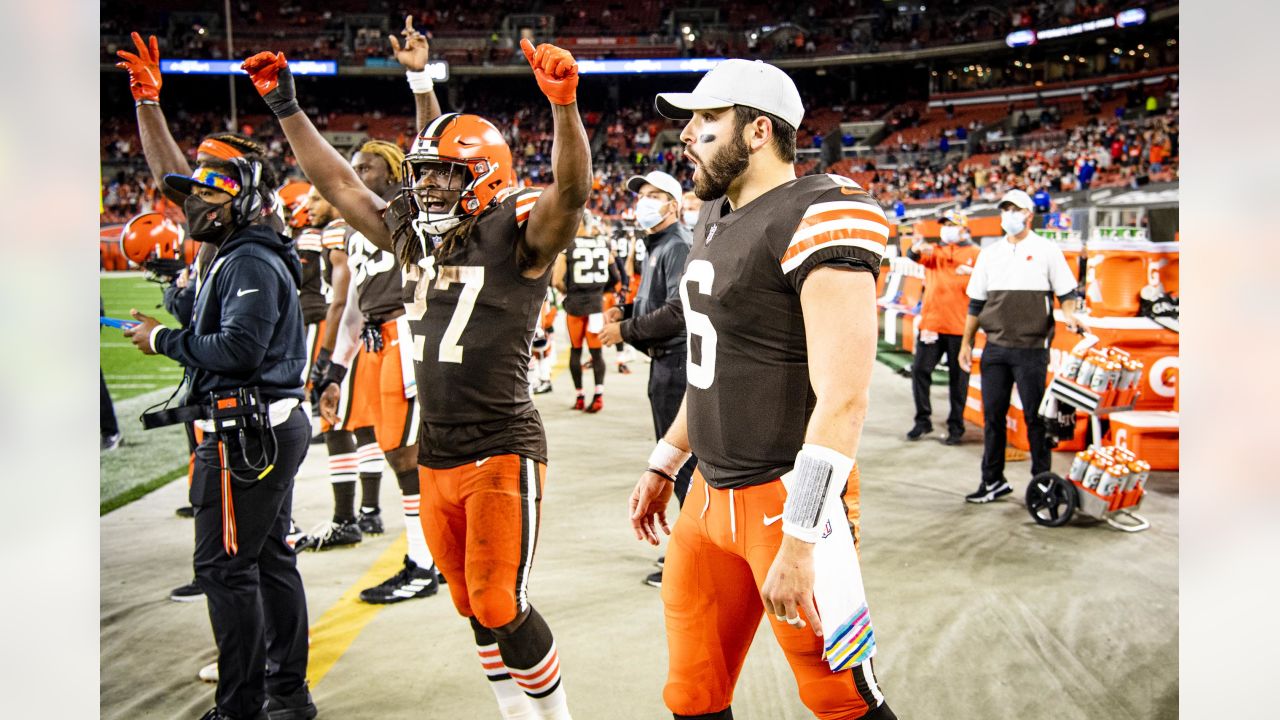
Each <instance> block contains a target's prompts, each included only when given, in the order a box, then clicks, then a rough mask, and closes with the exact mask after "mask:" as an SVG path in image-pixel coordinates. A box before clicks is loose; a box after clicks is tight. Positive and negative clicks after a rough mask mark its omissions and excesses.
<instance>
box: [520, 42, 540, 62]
mask: <svg viewBox="0 0 1280 720" xmlns="http://www.w3.org/2000/svg"><path fill="white" fill-rule="evenodd" d="M520 50H521V51H523V52H524V59H525V60H528V61H529V65H531V66H533V68H534V69H537V67H538V65H537V63H535V62H534V61H533V43H531V42H529V38H520Z"/></svg>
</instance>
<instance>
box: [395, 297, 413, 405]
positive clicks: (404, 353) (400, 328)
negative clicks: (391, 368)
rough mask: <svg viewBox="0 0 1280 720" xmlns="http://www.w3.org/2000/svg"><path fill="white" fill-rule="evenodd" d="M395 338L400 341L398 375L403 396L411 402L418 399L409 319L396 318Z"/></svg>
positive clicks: (402, 316)
mask: <svg viewBox="0 0 1280 720" xmlns="http://www.w3.org/2000/svg"><path fill="white" fill-rule="evenodd" d="M396 337H397V338H398V339H399V340H400V345H399V350H400V374H401V376H402V377H403V378H404V396H405V397H406V398H407V399H409V400H412V399H414V398H416V397H418V376H417V375H415V374H414V373H413V332H412V331H411V330H410V329H409V318H408V317H407V316H405V315H401V316H400V317H398V318H396Z"/></svg>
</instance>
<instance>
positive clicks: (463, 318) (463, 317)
mask: <svg viewBox="0 0 1280 720" xmlns="http://www.w3.org/2000/svg"><path fill="white" fill-rule="evenodd" d="M435 282H436V289H437V290H448V289H449V286H450V285H452V284H454V283H462V291H461V292H459V293H458V304H457V306H456V307H454V309H453V317H452V318H450V319H449V325H448V326H447V327H446V328H445V329H444V336H443V337H441V338H440V352H439V354H438V356H437V357H439V359H440V362H451V363H461V362H462V331H463V330H466V328H467V323H468V322H470V321H471V312H472V311H473V310H475V308H476V298H478V297H480V288H482V287H484V267H483V266H478V265H474V266H457V265H444V266H441V267H439V268H437V275H436V280H435Z"/></svg>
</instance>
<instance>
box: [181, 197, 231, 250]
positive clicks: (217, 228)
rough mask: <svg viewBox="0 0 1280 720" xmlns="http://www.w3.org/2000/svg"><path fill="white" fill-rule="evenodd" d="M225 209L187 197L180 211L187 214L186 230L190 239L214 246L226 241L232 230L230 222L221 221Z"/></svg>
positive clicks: (225, 206)
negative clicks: (189, 234)
mask: <svg viewBox="0 0 1280 720" xmlns="http://www.w3.org/2000/svg"><path fill="white" fill-rule="evenodd" d="M227 207H228V205H227V204H223V205H215V204H213V203H210V202H205V201H204V200H202V199H200V198H199V197H197V196H195V195H191V196H189V197H188V198H187V199H186V201H185V202H184V203H183V204H182V209H183V211H184V212H186V214H187V229H188V230H190V231H191V237H192V238H194V239H196V240H199V241H200V242H207V243H212V244H214V245H219V244H221V243H222V241H223V240H226V239H227V237H228V236H229V235H231V232H232V230H234V228H233V227H232V226H231V222H230V220H223V219H222V217H223V212H224V209H225V208H227Z"/></svg>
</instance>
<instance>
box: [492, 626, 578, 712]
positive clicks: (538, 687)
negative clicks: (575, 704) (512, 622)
mask: <svg viewBox="0 0 1280 720" xmlns="http://www.w3.org/2000/svg"><path fill="white" fill-rule="evenodd" d="M498 649H499V651H500V652H501V654H502V661H503V663H504V664H505V665H506V667H507V672H508V673H510V675H511V679H512V680H515V682H516V685H518V686H519V687H520V689H521V690H523V691H524V694H525V695H527V696H529V700H530V701H531V702H532V703H533V708H534V710H535V711H536V712H537V717H538V718H540V719H541V720H571V718H570V716H569V704H568V698H567V697H566V695H565V692H564V684H563V683H562V682H561V681H560V656H559V654H558V653H557V652H556V641H555V638H553V637H552V636H551V628H549V627H547V622H546V621H545V620H543V619H542V616H541V615H539V614H538V611H537V610H535V609H534V608H533V607H530V608H529V617H527V618H525V621H524V622H523V623H521V624H520V627H518V628H516V630H515V632H513V633H511V634H510V635H506V636H504V637H499V638H498Z"/></svg>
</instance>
